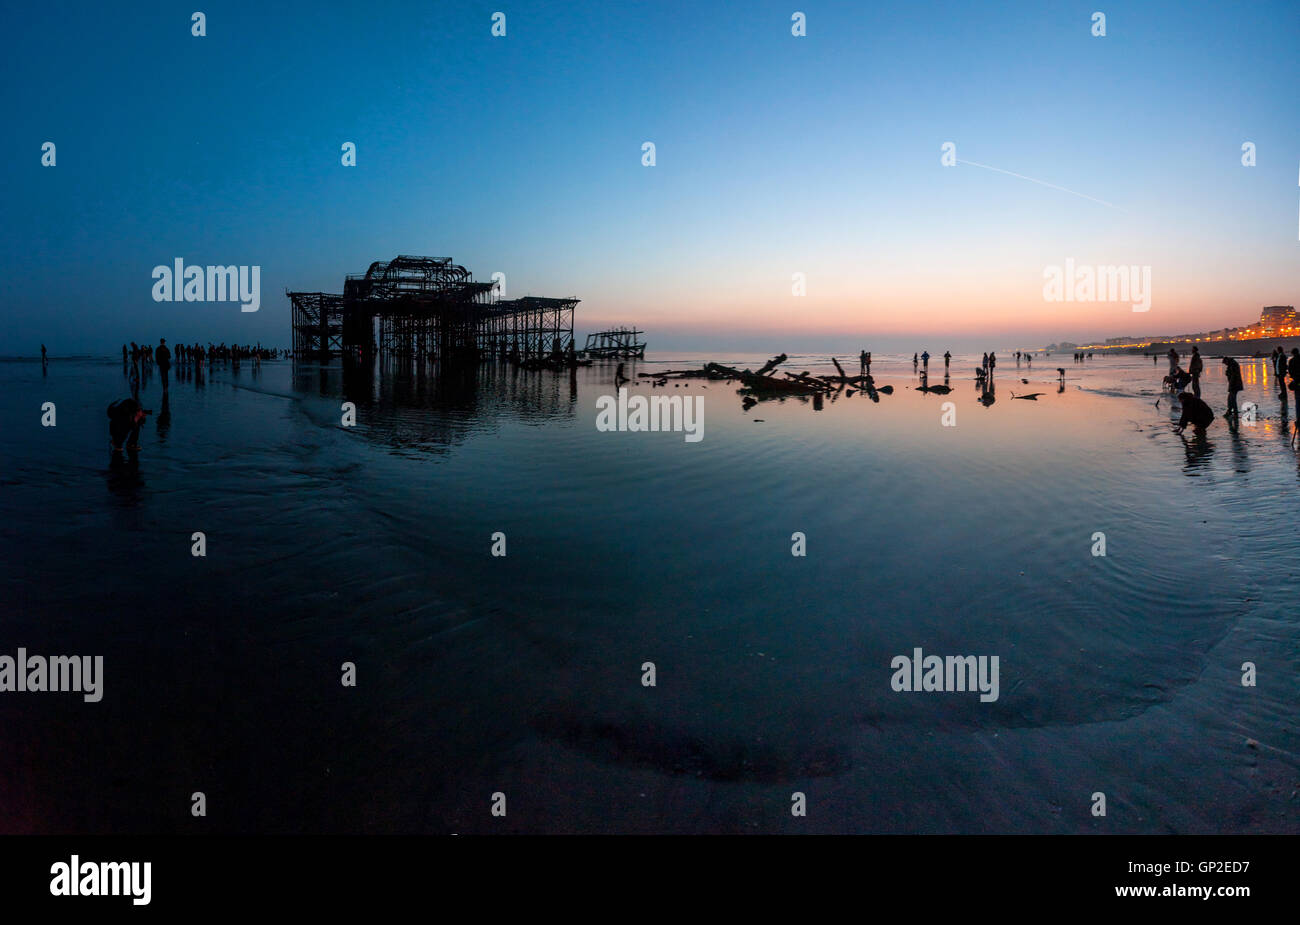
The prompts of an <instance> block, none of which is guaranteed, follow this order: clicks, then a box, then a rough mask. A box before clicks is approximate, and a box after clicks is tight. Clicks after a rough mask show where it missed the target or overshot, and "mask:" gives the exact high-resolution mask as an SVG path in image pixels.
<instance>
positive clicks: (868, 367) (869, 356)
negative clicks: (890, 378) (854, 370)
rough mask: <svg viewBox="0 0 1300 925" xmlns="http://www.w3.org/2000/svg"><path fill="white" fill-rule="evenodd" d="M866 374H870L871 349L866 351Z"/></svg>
mask: <svg viewBox="0 0 1300 925" xmlns="http://www.w3.org/2000/svg"><path fill="white" fill-rule="evenodd" d="M867 375H868V376H870V375H871V351H870V350H868V351H867Z"/></svg>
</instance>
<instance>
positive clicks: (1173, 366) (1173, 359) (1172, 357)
mask: <svg viewBox="0 0 1300 925" xmlns="http://www.w3.org/2000/svg"><path fill="white" fill-rule="evenodd" d="M1168 357H1169V375H1171V376H1172V375H1173V374H1174V373H1176V372H1177V371H1178V351H1177V350H1175V349H1174V348H1173V347H1170V348H1169V353H1168Z"/></svg>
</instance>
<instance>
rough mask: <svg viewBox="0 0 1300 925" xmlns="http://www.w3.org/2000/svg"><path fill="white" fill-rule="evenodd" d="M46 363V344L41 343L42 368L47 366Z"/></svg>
mask: <svg viewBox="0 0 1300 925" xmlns="http://www.w3.org/2000/svg"><path fill="white" fill-rule="evenodd" d="M45 363H46V359H45V345H44V344H41V368H42V369H43V368H44V367H45Z"/></svg>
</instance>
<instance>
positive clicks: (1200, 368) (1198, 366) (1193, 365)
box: [1187, 346, 1205, 398]
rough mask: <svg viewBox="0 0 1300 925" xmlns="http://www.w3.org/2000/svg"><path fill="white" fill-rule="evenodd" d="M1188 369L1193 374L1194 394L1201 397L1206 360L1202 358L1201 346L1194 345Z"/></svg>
mask: <svg viewBox="0 0 1300 925" xmlns="http://www.w3.org/2000/svg"><path fill="white" fill-rule="evenodd" d="M1187 371H1188V372H1189V373H1191V374H1192V394H1193V395H1195V396H1196V397H1197V398H1200V397H1201V373H1203V372H1205V361H1204V360H1202V359H1201V348H1200V347H1196V346H1193V347H1192V359H1191V361H1190V362H1189V363H1188V364H1187Z"/></svg>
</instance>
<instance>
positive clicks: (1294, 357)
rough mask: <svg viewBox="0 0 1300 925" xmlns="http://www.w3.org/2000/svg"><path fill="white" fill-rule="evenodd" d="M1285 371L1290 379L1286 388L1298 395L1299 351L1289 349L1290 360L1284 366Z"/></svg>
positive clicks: (1299, 391)
mask: <svg viewBox="0 0 1300 925" xmlns="http://www.w3.org/2000/svg"><path fill="white" fill-rule="evenodd" d="M1286 371H1287V374H1288V375H1289V376H1290V377H1291V384H1290V385H1289V386H1288V388H1289V389H1290V390H1291V391H1292V392H1295V393H1297V394H1298V395H1300V349H1297V348H1295V347H1292V348H1291V359H1290V361H1289V362H1288V363H1287V364H1286Z"/></svg>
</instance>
